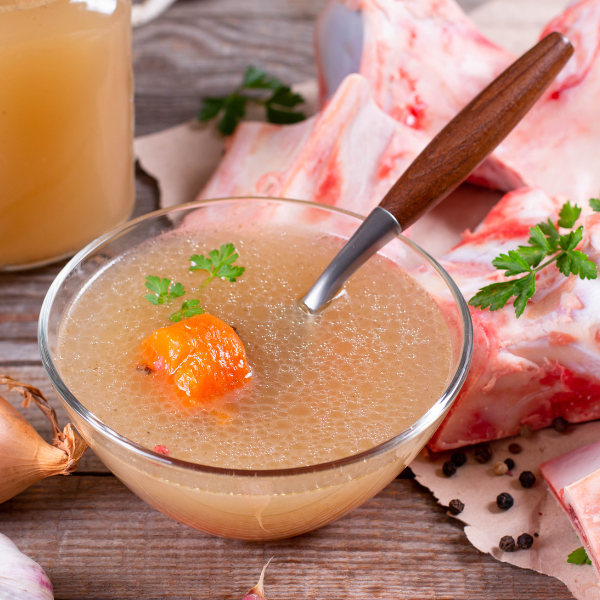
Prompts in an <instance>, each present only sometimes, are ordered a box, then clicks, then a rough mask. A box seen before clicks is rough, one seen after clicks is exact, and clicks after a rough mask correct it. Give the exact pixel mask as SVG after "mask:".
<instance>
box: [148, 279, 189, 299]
mask: <svg viewBox="0 0 600 600" xmlns="http://www.w3.org/2000/svg"><path fill="white" fill-rule="evenodd" d="M146 289H148V290H150V292H152V293H151V294H146V295H145V296H144V298H145V299H146V300H148V302H150V303H152V304H154V305H159V304H170V303H171V302H173V300H175V299H176V298H179V297H181V296H183V295H184V294H185V288H184V287H183V285H181V283H171V280H170V279H167V278H166V277H163V278H160V277H156V276H154V275H149V276H148V277H146Z"/></svg>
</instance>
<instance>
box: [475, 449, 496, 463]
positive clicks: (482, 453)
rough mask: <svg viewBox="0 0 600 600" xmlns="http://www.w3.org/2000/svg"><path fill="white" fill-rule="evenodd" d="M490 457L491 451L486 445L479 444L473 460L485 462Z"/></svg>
mask: <svg viewBox="0 0 600 600" xmlns="http://www.w3.org/2000/svg"><path fill="white" fill-rule="evenodd" d="M490 458H492V453H491V451H490V449H489V448H488V447H487V446H480V447H479V448H477V449H476V450H475V460H476V461H477V462H478V463H481V464H483V463H486V462H487V461H488V460H490Z"/></svg>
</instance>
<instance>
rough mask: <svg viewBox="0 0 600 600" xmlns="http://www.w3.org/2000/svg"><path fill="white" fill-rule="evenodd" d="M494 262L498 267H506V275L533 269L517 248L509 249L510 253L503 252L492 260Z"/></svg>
mask: <svg viewBox="0 0 600 600" xmlns="http://www.w3.org/2000/svg"><path fill="white" fill-rule="evenodd" d="M540 233H541V232H540ZM544 239H546V238H544ZM492 264H493V265H494V266H495V267H496V269H505V273H504V275H506V277H510V276H511V275H519V273H528V272H529V271H530V270H531V269H530V267H529V263H528V262H527V261H526V260H525V259H524V258H523V257H522V256H521V255H520V254H519V253H518V252H516V251H515V250H509V252H508V254H501V255H500V256H498V257H497V258H495V259H494V260H493V261H492Z"/></svg>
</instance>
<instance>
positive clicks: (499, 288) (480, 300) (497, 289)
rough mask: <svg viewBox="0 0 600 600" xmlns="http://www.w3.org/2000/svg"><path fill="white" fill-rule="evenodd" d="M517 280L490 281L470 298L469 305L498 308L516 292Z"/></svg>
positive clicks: (491, 308)
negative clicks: (490, 282)
mask: <svg viewBox="0 0 600 600" xmlns="http://www.w3.org/2000/svg"><path fill="white" fill-rule="evenodd" d="M517 281H519V280H518V279H517V280H514V279H513V280H511V281H501V282H499V283H492V284H490V285H486V286H485V287H483V288H481V289H480V290H479V291H478V292H477V293H476V294H475V295H474V296H473V297H472V298H471V299H470V300H469V304H470V305H471V306H475V307H477V306H478V307H479V308H488V307H489V309H490V310H492V311H493V310H499V309H500V308H502V307H503V306H504V305H505V304H506V303H507V302H508V301H509V300H510V298H511V297H512V296H514V295H516V294H517V293H518V290H517V286H516V283H517Z"/></svg>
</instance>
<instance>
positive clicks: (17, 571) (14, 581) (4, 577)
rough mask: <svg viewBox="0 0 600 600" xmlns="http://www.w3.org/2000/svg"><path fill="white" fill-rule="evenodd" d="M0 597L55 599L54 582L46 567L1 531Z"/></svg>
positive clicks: (24, 599) (34, 599)
mask: <svg viewBox="0 0 600 600" xmlns="http://www.w3.org/2000/svg"><path fill="white" fill-rule="evenodd" d="M0 598H2V600H53V599H54V593H53V590H52V584H51V583H50V580H49V579H48V576H47V575H46V573H45V572H44V569H42V567H40V565H38V564H37V563H36V562H35V561H34V560H32V559H31V558H29V557H28V556H25V554H23V553H22V552H21V551H20V550H19V549H18V548H17V546H16V545H15V544H14V543H13V542H12V541H11V540H10V539H9V538H7V537H6V536H5V535H2V534H1V533H0Z"/></svg>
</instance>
